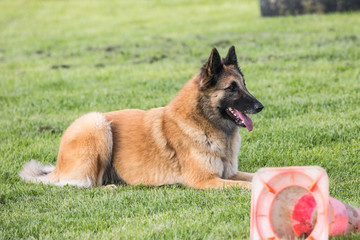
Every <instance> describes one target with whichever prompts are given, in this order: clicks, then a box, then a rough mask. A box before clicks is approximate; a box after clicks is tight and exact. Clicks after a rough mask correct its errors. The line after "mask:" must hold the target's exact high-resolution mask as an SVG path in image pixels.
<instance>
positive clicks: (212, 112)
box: [20, 47, 263, 189]
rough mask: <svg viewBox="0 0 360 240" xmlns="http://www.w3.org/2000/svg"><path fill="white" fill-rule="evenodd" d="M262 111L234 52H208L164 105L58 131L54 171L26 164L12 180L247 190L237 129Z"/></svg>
mask: <svg viewBox="0 0 360 240" xmlns="http://www.w3.org/2000/svg"><path fill="white" fill-rule="evenodd" d="M262 108H263V106H262V105H261V103H260V102H258V101H257V100H256V99H255V98H254V97H253V96H252V95H251V94H250V93H249V92H248V91H247V90H246V87H245V83H244V78H243V75H242V73H241V71H240V69H239V67H238V65H237V60H236V54H235V49H234V47H231V48H230V49H229V52H228V55H227V57H226V58H225V59H223V60H221V58H220V55H219V53H218V52H217V50H216V49H213V51H212V52H211V55H210V57H209V60H208V61H207V63H206V64H205V65H204V66H203V67H202V69H201V71H200V73H198V74H196V75H195V76H194V77H193V78H192V79H190V80H189V81H188V82H187V83H186V84H185V86H184V87H183V88H182V89H181V90H180V92H179V93H178V95H177V96H176V97H175V99H174V100H173V101H171V102H170V103H169V104H168V105H167V106H166V107H161V108H155V109H150V110H148V111H142V110H136V109H131V110H130V109H128V110H121V111H114V112H108V113H104V114H103V113H96V112H93V113H88V114H86V115H84V116H82V117H80V118H79V119H77V120H76V121H74V122H73V123H72V124H71V125H70V126H69V128H68V129H67V130H66V131H65V133H64V135H63V136H62V139H61V143H60V149H59V154H58V158H57V164H56V167H55V168H54V167H52V166H43V165H41V164H40V163H38V162H36V161H30V162H29V163H27V164H25V166H24V168H23V170H22V171H21V172H20V176H21V178H23V179H24V180H26V181H31V182H43V183H45V184H49V183H51V184H56V185H66V184H69V185H75V186H81V187H92V186H100V185H104V184H107V183H109V182H112V181H116V180H118V181H122V182H124V183H127V184H132V185H137V184H144V185H150V186H159V185H164V184H183V185H186V186H190V187H193V188H197V189H203V188H218V187H228V186H238V187H244V188H250V186H251V183H250V181H251V179H252V174H250V173H244V172H239V171H238V159H237V156H238V151H239V148H240V142H241V138H240V135H239V133H238V126H240V127H246V128H247V129H248V130H249V131H251V130H252V121H251V120H250V118H248V117H247V116H246V113H257V112H259V111H261V109H262ZM234 111H235V112H236V113H234ZM231 112H232V113H233V114H231Z"/></svg>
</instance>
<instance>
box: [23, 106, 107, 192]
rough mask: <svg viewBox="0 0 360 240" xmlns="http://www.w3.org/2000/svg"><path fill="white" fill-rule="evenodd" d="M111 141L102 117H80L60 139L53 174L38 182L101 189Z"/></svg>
mask: <svg viewBox="0 0 360 240" xmlns="http://www.w3.org/2000/svg"><path fill="white" fill-rule="evenodd" d="M112 141H113V140H112V132H111V128H110V123H109V122H108V121H107V120H106V119H105V117H104V115H103V114H101V113H95V112H93V113H88V114H86V115H84V116H82V117H80V118H79V119H77V120H75V121H74V122H73V123H72V124H71V125H70V126H69V127H68V129H67V130H66V131H65V133H64V135H63V136H62V139H61V143H60V148H59V153H58V158H57V164H56V168H55V170H54V171H52V172H50V173H48V174H47V175H46V176H44V177H43V180H42V181H41V182H43V183H49V184H55V185H60V186H63V185H74V186H79V187H92V186H96V185H97V186H100V185H102V181H103V175H104V171H105V169H106V168H107V167H108V165H109V164H110V162H111V154H112V146H113V143H112ZM24 170H25V169H24ZM24 179H25V178H24ZM25 180H26V179H25Z"/></svg>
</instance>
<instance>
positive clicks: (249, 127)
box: [234, 109, 254, 131]
mask: <svg viewBox="0 0 360 240" xmlns="http://www.w3.org/2000/svg"><path fill="white" fill-rule="evenodd" d="M234 111H235V114H236V116H237V117H238V118H240V119H241V120H242V121H243V122H244V124H245V127H246V128H247V130H249V131H252V130H253V128H254V124H253V122H252V121H251V118H249V117H248V116H247V115H246V114H245V113H241V112H239V111H238V110H236V109H234Z"/></svg>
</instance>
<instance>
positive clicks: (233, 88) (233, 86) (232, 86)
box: [225, 82, 239, 92]
mask: <svg viewBox="0 0 360 240" xmlns="http://www.w3.org/2000/svg"><path fill="white" fill-rule="evenodd" d="M225 90H227V91H230V92H237V91H238V90H239V86H238V85H237V84H236V82H232V83H231V84H230V86H228V87H227V88H225Z"/></svg>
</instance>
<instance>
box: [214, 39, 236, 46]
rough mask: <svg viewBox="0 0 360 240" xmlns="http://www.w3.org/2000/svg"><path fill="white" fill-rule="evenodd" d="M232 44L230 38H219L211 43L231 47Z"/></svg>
mask: <svg viewBox="0 0 360 240" xmlns="http://www.w3.org/2000/svg"><path fill="white" fill-rule="evenodd" d="M231 45H232V44H231V42H230V41H229V40H219V41H216V42H214V43H213V44H211V46H214V47H230V46H231Z"/></svg>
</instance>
